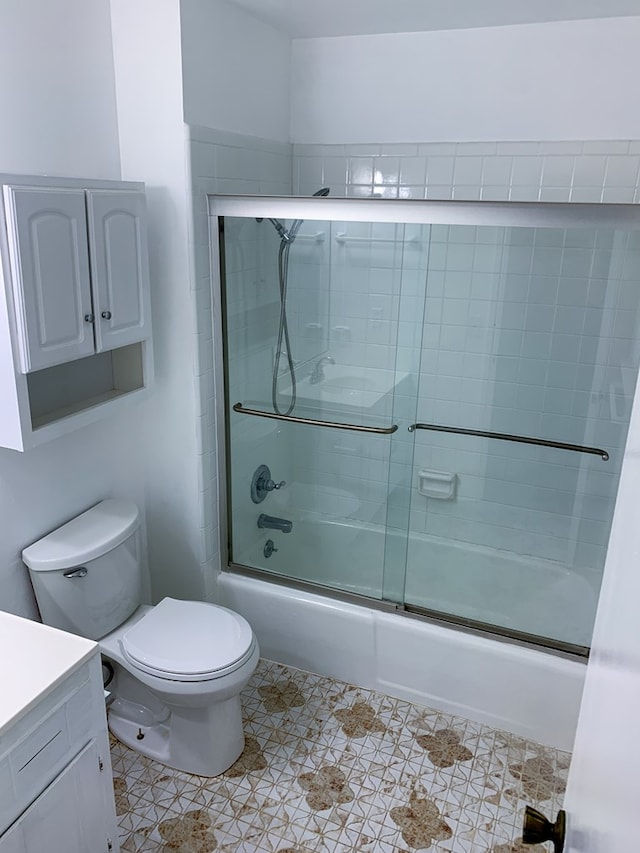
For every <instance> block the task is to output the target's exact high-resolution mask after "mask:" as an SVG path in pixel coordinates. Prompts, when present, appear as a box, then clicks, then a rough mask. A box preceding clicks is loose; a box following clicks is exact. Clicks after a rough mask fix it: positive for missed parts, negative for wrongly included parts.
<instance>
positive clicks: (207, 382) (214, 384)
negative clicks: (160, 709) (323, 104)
mask: <svg viewBox="0 0 640 853" xmlns="http://www.w3.org/2000/svg"><path fill="white" fill-rule="evenodd" d="M185 130H186V135H187V141H186V152H187V164H186V165H187V169H188V170H189V172H190V175H191V188H192V211H193V220H192V233H193V252H194V254H193V262H194V268H195V275H194V277H193V280H194V281H195V282H196V289H195V292H194V294H193V298H194V301H195V304H196V310H197V324H198V326H197V329H198V331H197V336H198V346H197V356H196V364H195V365H194V380H195V382H196V385H197V388H196V391H197V395H196V396H197V398H198V399H199V400H200V411H199V413H198V420H197V428H198V433H199V435H198V438H199V443H200V447H201V465H200V475H201V480H200V483H199V487H200V506H201V517H200V525H201V530H202V548H201V553H200V555H199V556H200V563H201V571H202V575H203V577H204V578H205V588H206V590H207V595H208V596H209V597H210V598H213V597H214V596H215V572H216V571H217V570H218V569H219V567H220V565H221V555H220V531H219V501H220V500H224V499H225V497H224V494H219V485H220V482H219V478H218V464H219V459H218V449H219V445H218V428H217V406H219V405H220V404H221V397H222V387H221V385H220V384H219V383H220V377H221V373H218V372H217V370H216V369H215V368H216V365H215V364H214V360H215V358H217V359H218V360H219V361H220V359H221V342H220V341H218V340H214V337H213V328H214V321H213V307H214V306H213V304H212V289H211V281H212V276H211V267H210V256H209V252H210V246H209V221H208V215H207V194H208V193H216V192H217V193H240V194H242V193H261V194H264V195H290V194H291V173H292V167H291V163H292V160H291V151H292V148H291V145H288V144H284V143H279V142H273V141H270V140H265V139H259V138H257V137H250V136H244V135H240V134H235V133H227V132H223V131H217V130H211V129H210V128H203V127H195V126H185ZM252 259H253V260H252ZM252 263H253V267H251V264H252ZM256 263H257V258H256V255H255V254H254V255H248V256H245V257H244V259H243V260H242V262H240V261H238V259H236V269H235V271H236V272H238V273H240V272H242V276H240V275H239V276H238V278H242V279H243V281H245V286H246V291H245V292H240V291H239V292H238V297H239V299H242V298H246V299H250V293H249V291H250V290H251V289H253V292H254V297H253V300H254V301H253V303H249V304H252V305H253V308H254V309H256V310H255V311H254V315H258V314H259V313H260V312H259V304H258V296H257V295H256V291H255V287H254V282H255V267H256ZM232 271H233V267H232ZM238 339H240V338H238ZM222 560H223V561H226V555H223V556H222Z"/></svg>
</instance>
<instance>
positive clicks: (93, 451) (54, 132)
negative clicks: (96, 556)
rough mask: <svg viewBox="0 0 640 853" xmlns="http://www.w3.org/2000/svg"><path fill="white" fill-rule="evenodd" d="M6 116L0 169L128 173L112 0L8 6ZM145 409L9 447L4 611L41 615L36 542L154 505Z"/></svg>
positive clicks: (4, 480) (2, 49) (1, 95)
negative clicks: (105, 502) (33, 580)
mask: <svg viewBox="0 0 640 853" xmlns="http://www.w3.org/2000/svg"><path fill="white" fill-rule="evenodd" d="M54 5H55V8H54ZM0 112H1V114H2V116H3V119H2V133H0V170H2V171H6V172H10V171H12V170H14V171H19V172H22V173H35V174H40V173H44V172H48V173H54V174H61V175H69V176H95V177H100V178H114V179H117V178H119V177H120V157H119V149H118V134H117V120H116V110H115V90H114V79H113V61H112V54H111V28H110V22H109V4H108V2H107V0H59V2H57V3H56V4H51V3H50V2H49V0H29V2H28V3H25V2H23V0H7V2H3V4H2V6H1V7H0ZM0 405H2V401H0ZM141 411H142V408H141V407H134V408H133V409H131V410H130V411H128V412H127V413H125V414H124V415H123V416H122V417H120V418H119V419H116V420H109V421H105V422H103V423H100V424H97V425H95V426H90V427H86V428H84V429H82V430H79V431H77V432H75V433H73V434H71V435H68V436H65V437H64V438H61V439H58V440H56V441H53V442H51V443H50V444H46V445H43V446H42V447H38V448H36V449H34V450H31V451H29V452H28V453H24V454H22V453H16V452H14V451H11V450H0V608H2V609H3V610H8V611H11V612H14V613H18V614H20V615H24V616H32V617H33V616H37V610H36V607H35V602H34V599H33V595H32V592H31V587H30V584H29V581H28V577H27V572H26V569H25V568H24V566H23V565H22V563H21V560H20V552H21V550H22V548H24V547H25V546H26V545H28V544H29V543H31V542H33V541H34V540H35V539H37V538H39V537H40V536H42V535H43V534H45V533H47V532H48V531H49V530H51V529H53V528H54V527H56V526H57V525H59V524H60V523H62V522H64V521H66V520H68V519H69V518H71V517H72V516H74V515H76V514H77V513H79V512H81V511H82V510H83V509H85V508H87V507H89V506H91V505H92V504H94V503H96V502H97V501H99V500H100V499H101V498H103V497H108V496H123V497H129V498H132V499H133V500H135V501H137V502H138V503H139V504H142V503H143V497H144V495H143V491H142V476H141V470H140V468H141V466H140V450H139V448H140V444H141V436H140V431H139V427H138V421H139V418H140V413H141Z"/></svg>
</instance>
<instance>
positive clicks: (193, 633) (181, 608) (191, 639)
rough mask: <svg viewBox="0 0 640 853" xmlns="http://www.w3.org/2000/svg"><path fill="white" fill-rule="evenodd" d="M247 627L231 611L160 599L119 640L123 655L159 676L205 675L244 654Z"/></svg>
mask: <svg viewBox="0 0 640 853" xmlns="http://www.w3.org/2000/svg"><path fill="white" fill-rule="evenodd" d="M252 643H253V631H252V630H251V626H250V625H249V623H248V622H247V621H246V619H243V618H242V616H240V615H239V614H238V613H234V612H233V611H232V610H227V608H226V607H219V606H218V605H216V604H208V603H206V602H202V601H178V600H176V599H175V598H163V599H162V601H161V602H160V603H159V604H156V606H155V607H154V608H153V609H152V610H150V611H149V612H148V613H147V614H146V616H144V617H143V618H142V619H141V620H140V621H139V622H136V624H135V625H133V626H132V627H131V628H130V629H129V630H128V631H127V632H126V633H125V634H124V636H123V638H122V646H123V649H124V652H125V654H126V656H127V657H129V658H131V659H132V661H133V662H137V663H140V664H142V665H143V666H145V667H149V668H151V669H153V670H156V671H158V672H162V673H171V674H175V675H183V676H185V675H186V676H198V675H202V676H206V675H209V674H212V673H215V672H217V671H219V670H221V669H227V668H228V667H229V666H232V665H233V664H234V663H235V662H236V661H238V660H240V659H241V658H242V657H244V656H245V655H246V654H247V651H248V650H249V649H250V648H251V646H252Z"/></svg>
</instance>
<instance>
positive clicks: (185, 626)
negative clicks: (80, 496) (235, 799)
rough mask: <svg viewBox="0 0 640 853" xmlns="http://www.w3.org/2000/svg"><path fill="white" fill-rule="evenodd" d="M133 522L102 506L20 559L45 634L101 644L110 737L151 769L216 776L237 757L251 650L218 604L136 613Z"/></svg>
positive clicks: (141, 608)
mask: <svg viewBox="0 0 640 853" xmlns="http://www.w3.org/2000/svg"><path fill="white" fill-rule="evenodd" d="M140 536H141V531H140V515H139V512H138V508H137V506H136V505H135V504H134V503H132V502H131V501H126V500H105V501H102V502H101V503H99V504H97V505H96V506H94V507H93V508H92V509H89V510H87V511H86V512H84V513H83V514H82V515H79V516H78V517H77V518H74V519H72V520H71V521H69V522H68V523H67V524H65V525H63V526H62V527H60V528H58V529H57V530H54V531H53V532H52V533H50V534H49V535H48V536H45V537H44V538H43V539H40V540H39V541H38V542H35V543H34V544H33V545H30V546H29V547H28V548H25V550H24V551H23V552H22V559H23V561H24V563H25V564H26V566H27V568H28V569H29V575H30V577H31V583H32V585H33V589H34V592H35V596H36V600H37V602H38V606H39V608H40V614H41V616H42V621H43V622H44V623H45V624H47V625H53V626H54V627H56V628H62V629H63V630H65V631H70V632H71V633H73V634H80V635H81V636H83V637H87V638H89V639H92V640H96V641H97V642H98V643H99V646H100V651H101V652H102V655H103V661H104V664H105V670H106V672H107V673H109V677H110V679H111V676H112V680H110V682H109V685H108V689H109V690H110V691H111V692H112V696H113V697H114V698H113V701H112V702H111V703H110V705H109V709H108V721H109V728H110V729H111V731H112V732H113V734H114V735H115V736H116V737H117V738H118V739H119V740H121V741H122V742H123V743H125V744H127V746H130V747H131V748H132V749H135V750H137V751H138V752H140V753H142V754H143V755H147V756H149V758H153V759H155V760H156V761H160V762H162V763H163V764H167V765H169V766H170V767H175V768H177V769H178V770H184V771H186V772H188V773H195V774H197V775H200V776H217V775H219V774H220V773H223V772H224V771H225V770H226V769H227V768H229V767H230V766H231V765H232V764H233V763H234V762H235V761H236V759H237V758H238V757H239V756H240V754H241V753H242V750H243V749H244V734H243V731H242V714H241V707H240V691H241V690H242V688H243V687H244V686H245V685H246V684H247V682H248V681H249V679H250V677H251V675H252V674H253V672H254V670H255V668H256V666H257V663H258V656H259V649H258V643H257V641H256V638H255V636H254V634H253V631H252V629H251V626H250V625H249V623H248V622H247V621H246V620H245V619H243V617H242V616H240V615H239V614H237V613H234V612H233V611H231V610H228V609H227V608H225V607H219V606H217V605H215V604H209V603H206V602H201V601H179V600H176V599H174V598H164V599H163V600H162V601H161V602H160V603H159V604H156V605H155V607H149V606H146V605H143V604H141V589H142V568H141V560H140V544H141V543H140Z"/></svg>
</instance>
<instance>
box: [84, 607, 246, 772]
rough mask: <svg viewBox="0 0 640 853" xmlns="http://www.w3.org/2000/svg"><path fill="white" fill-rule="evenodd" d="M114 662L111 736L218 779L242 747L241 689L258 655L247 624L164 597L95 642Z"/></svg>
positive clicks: (231, 615)
mask: <svg viewBox="0 0 640 853" xmlns="http://www.w3.org/2000/svg"><path fill="white" fill-rule="evenodd" d="M99 645H100V651H101V652H102V654H103V656H104V657H105V659H107V660H109V661H110V662H111V663H112V664H113V665H114V681H113V682H112V684H111V685H109V686H110V688H111V689H112V690H113V693H114V695H115V699H114V700H113V702H112V703H111V704H110V706H109V712H108V720H109V728H110V729H111V731H112V733H113V734H114V735H115V736H116V737H117V738H118V740H121V741H122V742H123V743H125V744H127V746H130V747H131V748H132V749H136V750H138V751H139V752H141V753H142V754H143V755H147V756H148V757H149V758H153V759H155V760H156V761H160V762H162V763H163V764H168V765H169V766H170V767H175V768H177V769H178V770H185V771H187V772H189V773H195V774H197V775H200V776H217V775H219V774H220V773H223V772H224V771H225V770H226V769H227V768H228V767H230V766H231V765H232V764H233V763H234V762H235V761H236V759H237V758H238V757H239V755H240V754H241V753H242V750H243V748H244V734H243V731H242V709H241V706H240V691H241V690H242V689H243V687H245V686H246V684H247V682H248V681H249V679H250V678H251V675H252V674H253V672H254V670H255V668H256V666H257V663H258V657H259V650H258V644H257V642H256V639H255V637H254V636H253V632H252V631H251V628H250V626H249V624H248V623H247V622H246V621H245V620H244V619H243V618H242V617H241V616H239V615H238V614H236V613H233V612H232V611H230V610H227V609H226V608H223V607H218V606H217V605H214V604H207V603H204V602H198V601H177V600H175V599H172V598H165V599H163V600H162V601H161V602H160V603H159V604H157V605H156V606H155V607H145V606H141V607H139V608H138V609H137V610H136V612H135V613H134V614H133V616H132V617H131V618H130V619H128V620H127V621H126V622H125V624H124V625H121V626H120V627H118V628H116V630H115V631H112V632H111V633H110V634H108V635H107V636H106V637H103V638H102V639H101V640H100V641H99Z"/></svg>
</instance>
